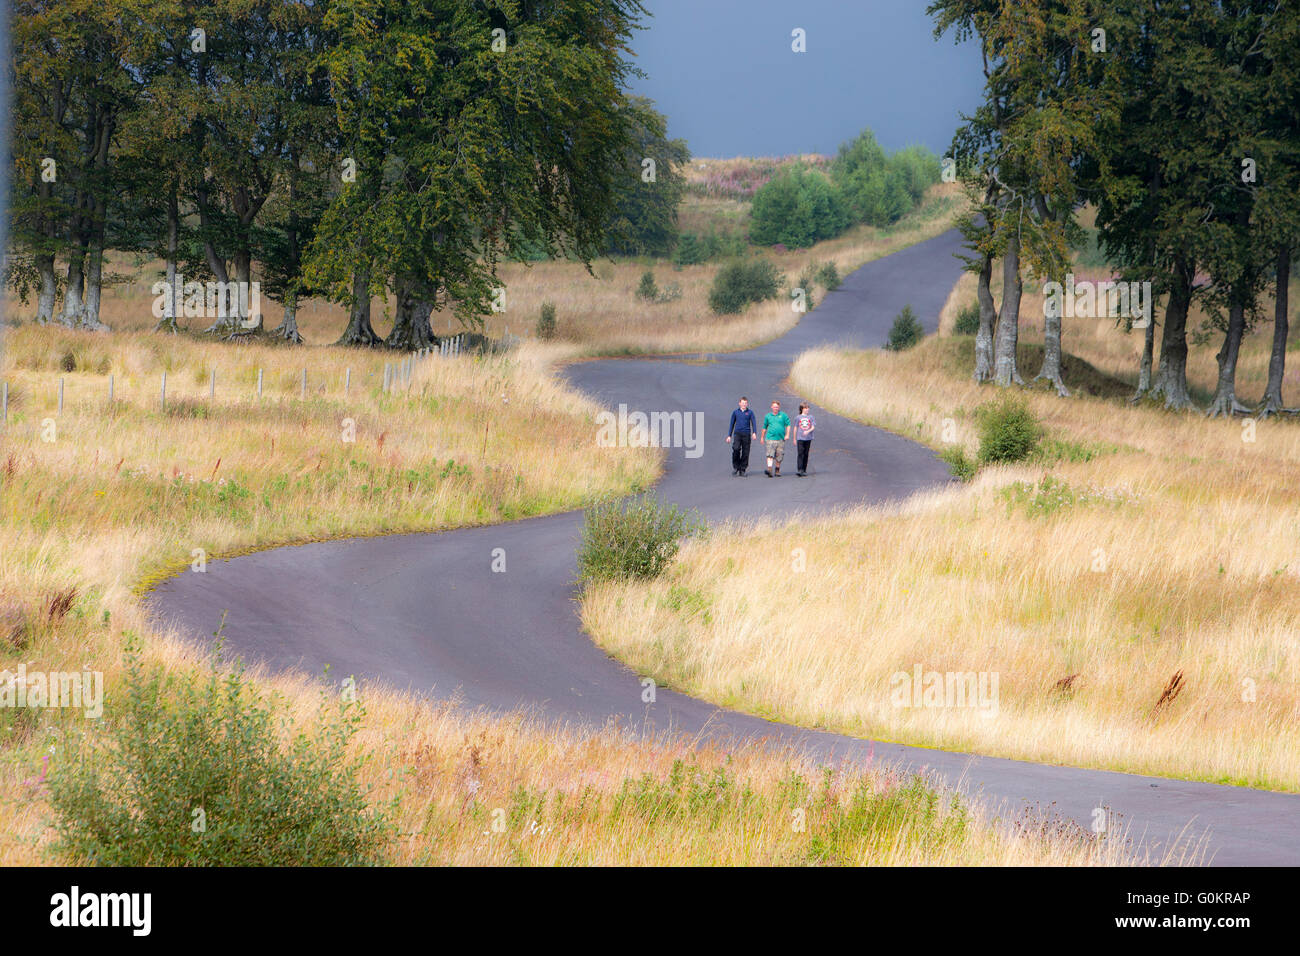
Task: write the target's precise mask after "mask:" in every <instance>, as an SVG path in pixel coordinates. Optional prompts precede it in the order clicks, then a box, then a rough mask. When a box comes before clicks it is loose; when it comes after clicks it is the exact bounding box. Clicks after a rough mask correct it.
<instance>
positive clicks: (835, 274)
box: [817, 259, 841, 292]
mask: <svg viewBox="0 0 1300 956" xmlns="http://www.w3.org/2000/svg"><path fill="white" fill-rule="evenodd" d="M817 281H818V282H820V283H821V284H822V288H823V289H825V290H826V291H827V292H834V291H835V290H836V289H838V288H839V287H840V281H841V280H840V270H839V268H838V267H837V266H836V265H835V260H834V259H832V260H831V261H830V262H826V263H823V264H822V266H821V267H820V268H819V269H818V270H817Z"/></svg>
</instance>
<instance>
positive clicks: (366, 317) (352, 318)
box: [334, 269, 383, 348]
mask: <svg viewBox="0 0 1300 956" xmlns="http://www.w3.org/2000/svg"><path fill="white" fill-rule="evenodd" d="M382 343H383V339H381V338H380V337H379V336H378V335H376V334H375V330H374V328H373V327H372V326H371V324H370V270H369V269H355V270H353V272H352V304H351V307H350V308H349V310H348V327H347V328H346V329H344V330H343V334H342V335H341V336H340V337H339V340H338V341H337V342H335V343H334V344H335V345H363V346H366V347H367V348H371V347H373V346H376V345H381V344H382Z"/></svg>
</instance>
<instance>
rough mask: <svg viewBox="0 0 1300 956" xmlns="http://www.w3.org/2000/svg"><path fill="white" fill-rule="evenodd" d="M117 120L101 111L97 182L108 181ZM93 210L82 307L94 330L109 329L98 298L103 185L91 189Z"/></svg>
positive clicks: (84, 321) (101, 271) (101, 276)
mask: <svg viewBox="0 0 1300 956" xmlns="http://www.w3.org/2000/svg"><path fill="white" fill-rule="evenodd" d="M114 126H115V120H114V117H113V115H112V113H111V112H109V111H107V110H105V111H104V112H102V113H101V114H100V117H99V122H98V123H97V124H96V127H95V133H96V138H95V169H96V172H97V176H96V181H97V183H107V182H108V148H109V144H110V143H111V142H112V141H113V128H114ZM87 206H88V210H89V213H90V221H89V225H90V269H89V270H88V271H87V273H86V301H85V305H84V306H83V307H82V310H81V312H82V314H81V323H82V325H83V326H84V327H85V328H88V329H91V330H92V331H95V332H108V331H110V330H109V328H108V326H107V325H105V324H104V323H103V322H101V321H100V320H99V301H100V293H101V291H102V285H103V279H104V231H105V229H106V228H107V223H108V192H107V190H106V189H104V188H103V187H102V186H101V188H99V189H92V190H90V195H89V201H88V203H87Z"/></svg>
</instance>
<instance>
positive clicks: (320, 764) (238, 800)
mask: <svg viewBox="0 0 1300 956" xmlns="http://www.w3.org/2000/svg"><path fill="white" fill-rule="evenodd" d="M110 701H111V702H112V706H110V708H109V710H108V712H107V713H106V718H107V719H106V720H105V721H103V725H104V726H103V728H102V729H98V730H96V731H94V732H91V733H87V734H86V735H84V736H82V737H81V738H80V740H78V741H74V745H73V747H72V749H71V750H69V751H68V752H67V753H65V754H62V755H60V757H59V760H58V762H57V763H56V764H55V765H54V767H53V768H52V770H53V772H52V774H51V778H50V806H51V807H52V809H53V811H54V816H55V828H56V831H57V833H58V837H59V847H60V848H61V849H62V850H63V851H64V852H67V853H71V854H73V855H75V856H77V857H82V858H85V859H87V860H89V861H90V862H91V863H95V864H101V865H108V866H196V865H197V866H337V865H341V864H360V863H373V862H377V861H378V857H379V853H380V851H381V849H382V847H383V845H384V844H385V843H387V841H388V839H389V838H390V837H391V835H392V830H391V826H390V824H389V823H388V822H387V817H386V815H385V814H384V813H383V812H381V811H372V810H370V809H369V808H368V807H367V805H366V799H365V793H364V792H363V791H362V789H361V786H360V784H359V783H358V781H357V778H356V771H357V765H356V764H355V763H349V762H348V761H347V756H346V754H347V747H348V742H349V740H350V739H351V737H352V735H353V734H354V733H355V732H356V729H357V725H358V723H359V722H360V720H361V717H362V712H361V710H360V708H359V706H358V705H357V704H355V703H350V704H348V703H345V704H340V705H339V706H338V709H337V711H336V712H335V713H334V714H333V716H331V715H330V713H329V711H328V710H327V709H326V708H325V706H324V705H323V706H322V713H321V723H320V726H319V729H318V730H317V731H316V732H314V733H312V734H306V733H298V734H296V735H294V736H293V738H292V739H291V740H290V739H289V736H288V731H290V730H291V728H292V722H291V721H290V720H289V719H288V718H277V717H276V715H275V714H274V712H273V709H272V706H271V702H270V701H268V700H267V699H266V698H264V697H263V696H262V695H261V694H260V693H259V692H258V691H257V690H256V689H255V688H254V687H253V685H252V684H250V683H249V682H248V681H247V680H245V678H244V676H243V672H242V669H241V668H238V667H236V668H235V669H233V670H231V671H229V672H227V673H223V672H222V671H221V658H220V654H219V653H218V655H217V656H216V658H215V659H214V660H213V663H212V665H211V667H210V669H209V671H208V674H207V677H206V678H205V679H197V680H190V679H186V678H178V677H175V676H171V675H166V676H164V671H163V669H162V668H153V669H151V670H148V671H146V668H145V665H144V664H143V663H142V662H141V660H140V659H139V656H138V654H137V652H136V651H135V648H134V647H132V646H130V645H128V649H127V653H126V678H125V686H124V687H123V688H122V689H121V690H120V691H118V692H117V693H116V694H114V695H112V696H111V697H110ZM200 811H201V812H200Z"/></svg>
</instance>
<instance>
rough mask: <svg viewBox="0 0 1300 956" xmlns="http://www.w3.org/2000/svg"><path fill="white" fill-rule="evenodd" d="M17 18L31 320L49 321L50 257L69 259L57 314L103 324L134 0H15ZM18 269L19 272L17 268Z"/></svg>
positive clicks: (19, 226)
mask: <svg viewBox="0 0 1300 956" xmlns="http://www.w3.org/2000/svg"><path fill="white" fill-rule="evenodd" d="M14 12H15V17H14V18H13V20H14V37H13V38H14V64H15V65H14V78H15V83H14V87H15V89H14V93H15V110H14V115H15V121H16V122H15V131H14V137H13V153H14V163H15V167H16V172H17V175H15V176H14V187H15V188H16V189H17V190H18V194H17V195H15V196H14V197H13V198H14V199H15V200H16V202H15V203H14V211H15V214H16V215H15V218H14V233H13V237H14V240H15V241H16V242H17V243H19V245H20V246H21V247H24V248H25V249H26V251H27V255H28V256H29V257H30V263H31V265H30V270H29V271H28V273H27V274H28V275H34V283H35V284H37V285H38V286H39V296H38V304H37V315H36V320H37V321H38V322H46V321H49V320H50V319H52V318H54V299H55V295H56V292H57V282H56V280H55V276H54V269H55V260H56V258H57V257H58V256H60V255H62V256H64V257H65V258H66V259H67V273H66V278H65V280H64V302H63V311H62V315H61V320H62V321H63V322H64V323H65V324H67V325H71V326H81V327H85V328H90V329H96V330H104V329H106V328H107V327H106V326H105V325H104V324H103V323H102V322H100V320H99V294H100V281H101V278H102V273H103V260H104V251H105V246H104V240H105V229H106V224H107V221H108V215H109V204H110V200H111V198H112V196H113V194H114V192H115V189H116V183H115V178H114V177H115V174H116V169H115V167H114V164H113V149H112V146H113V141H114V136H115V134H116V131H117V127H118V124H119V123H120V121H121V118H122V116H123V114H124V113H125V112H126V111H128V110H129V109H130V108H131V105H132V97H133V92H134V86H133V80H132V77H131V75H130V72H129V70H128V68H127V67H128V63H129V61H128V58H127V56H126V47H127V37H129V36H130V35H131V29H132V27H133V26H134V25H135V24H136V23H137V22H139V20H140V19H141V14H142V10H141V8H140V7H139V5H138V4H137V3H136V2H135V0H115V2H113V3H92V2H89V0H68V2H66V3H59V4H52V5H51V4H43V3H28V2H24V3H20V4H18V5H17V6H16V8H15V11H14ZM19 274H20V275H21V274H22V273H21V272H20V273H19Z"/></svg>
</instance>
